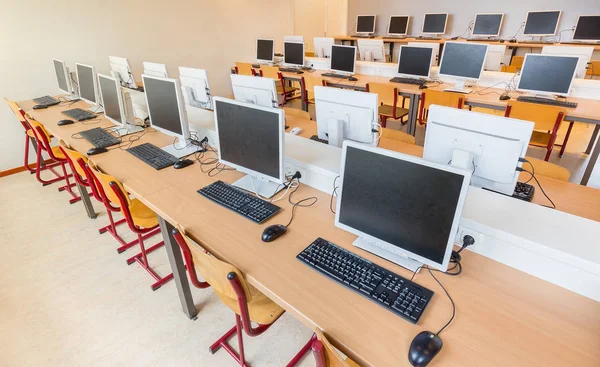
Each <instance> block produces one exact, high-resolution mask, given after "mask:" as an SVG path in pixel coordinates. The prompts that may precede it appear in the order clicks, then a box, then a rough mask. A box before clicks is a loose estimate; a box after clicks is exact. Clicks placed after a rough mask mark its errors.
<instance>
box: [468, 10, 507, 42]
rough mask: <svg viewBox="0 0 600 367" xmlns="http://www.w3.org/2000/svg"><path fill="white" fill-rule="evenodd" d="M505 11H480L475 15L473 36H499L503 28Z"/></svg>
mask: <svg viewBox="0 0 600 367" xmlns="http://www.w3.org/2000/svg"><path fill="white" fill-rule="evenodd" d="M503 20H504V13H495V14H492V13H479V14H477V15H475V24H474V25H473V33H472V34H473V36H480V37H498V36H499V35H500V29H501V28H502V21H503Z"/></svg>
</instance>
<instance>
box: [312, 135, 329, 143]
mask: <svg viewBox="0 0 600 367" xmlns="http://www.w3.org/2000/svg"><path fill="white" fill-rule="evenodd" d="M310 140H314V141H318V142H319V143H323V144H329V140H325V139H320V138H319V136H318V135H313V136H311V137H310Z"/></svg>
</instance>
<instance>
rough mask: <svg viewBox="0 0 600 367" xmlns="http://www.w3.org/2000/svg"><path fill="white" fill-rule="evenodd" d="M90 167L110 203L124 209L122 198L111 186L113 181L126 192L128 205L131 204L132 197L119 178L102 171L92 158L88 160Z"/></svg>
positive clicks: (97, 183)
mask: <svg viewBox="0 0 600 367" xmlns="http://www.w3.org/2000/svg"><path fill="white" fill-rule="evenodd" d="M88 168H89V169H90V171H91V172H92V174H93V177H94V178H95V180H94V182H95V184H96V186H97V187H98V186H100V187H101V188H102V193H103V194H104V198H105V199H106V200H108V204H112V205H116V206H117V207H120V208H121V212H123V211H124V208H123V207H122V205H121V200H120V199H119V197H118V196H117V194H115V192H114V190H113V189H112V187H110V183H111V182H116V183H117V186H119V188H120V189H121V191H123V192H124V193H125V195H124V196H125V199H126V201H127V203H126V204H127V207H129V206H130V205H131V199H129V195H127V191H125V189H124V188H123V185H122V184H121V182H119V180H117V179H116V178H115V177H113V176H111V175H109V174H106V173H104V172H102V171H101V170H100V168H99V167H98V166H97V165H96V164H95V163H94V162H93V161H92V160H91V159H90V160H88Z"/></svg>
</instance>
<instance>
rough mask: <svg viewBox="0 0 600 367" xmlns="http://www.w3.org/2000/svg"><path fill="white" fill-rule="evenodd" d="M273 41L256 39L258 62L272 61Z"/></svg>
mask: <svg viewBox="0 0 600 367" xmlns="http://www.w3.org/2000/svg"><path fill="white" fill-rule="evenodd" d="M274 45H275V41H273V40H269V39H262V38H259V39H257V40H256V60H257V61H258V62H267V63H270V62H273V59H274V58H275V46H274Z"/></svg>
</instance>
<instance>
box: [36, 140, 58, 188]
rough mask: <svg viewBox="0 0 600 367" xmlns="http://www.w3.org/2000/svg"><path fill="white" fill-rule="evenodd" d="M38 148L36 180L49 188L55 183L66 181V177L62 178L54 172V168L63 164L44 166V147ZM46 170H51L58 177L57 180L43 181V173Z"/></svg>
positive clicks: (39, 146) (55, 163)
mask: <svg viewBox="0 0 600 367" xmlns="http://www.w3.org/2000/svg"><path fill="white" fill-rule="evenodd" d="M37 146H38V147H37V153H36V160H35V178H36V179H37V180H38V181H39V182H40V183H41V184H42V186H47V185H50V184H53V183H55V182H58V181H62V180H64V179H65V176H61V175H60V174H59V173H58V172H56V171H55V170H54V167H56V166H58V165H60V163H61V162H54V163H51V164H46V165H44V166H42V147H41V145H40V144H38V145H37ZM45 170H50V171H51V172H52V173H53V174H54V175H55V176H56V178H53V179H51V180H44V179H42V176H41V172H42V171H45Z"/></svg>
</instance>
